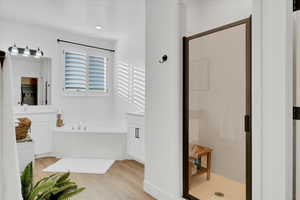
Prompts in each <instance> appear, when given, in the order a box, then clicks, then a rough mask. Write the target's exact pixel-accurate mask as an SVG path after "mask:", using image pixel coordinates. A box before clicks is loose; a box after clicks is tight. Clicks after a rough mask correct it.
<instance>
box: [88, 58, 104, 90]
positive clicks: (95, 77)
mask: <svg viewBox="0 0 300 200" xmlns="http://www.w3.org/2000/svg"><path fill="white" fill-rule="evenodd" d="M88 58H89V89H90V90H101V91H106V90H107V87H106V78H107V77H106V74H107V73H106V72H107V69H106V68H107V62H106V61H107V58H105V57H100V56H89V57H88Z"/></svg>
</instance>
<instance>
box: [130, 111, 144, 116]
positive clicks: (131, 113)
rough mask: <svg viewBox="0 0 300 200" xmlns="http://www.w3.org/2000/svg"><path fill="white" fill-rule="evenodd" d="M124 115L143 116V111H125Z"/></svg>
mask: <svg viewBox="0 0 300 200" xmlns="http://www.w3.org/2000/svg"><path fill="white" fill-rule="evenodd" d="M126 115H133V116H138V117H144V116H145V113H141V112H127V113H126Z"/></svg>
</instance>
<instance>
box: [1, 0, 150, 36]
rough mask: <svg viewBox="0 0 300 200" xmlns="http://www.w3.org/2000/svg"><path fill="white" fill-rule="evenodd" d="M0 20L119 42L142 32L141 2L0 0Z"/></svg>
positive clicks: (109, 0) (142, 13)
mask: <svg viewBox="0 0 300 200" xmlns="http://www.w3.org/2000/svg"><path fill="white" fill-rule="evenodd" d="M0 18H4V19H9V20H16V21H21V22H24V23H30V24H37V25H44V26H50V27H54V28H58V29H64V30H68V31H72V32H78V33H81V34H85V35H88V36H92V37H101V38H103V37H105V38H112V39H119V38H121V37H127V36H128V35H129V34H131V33H132V32H136V31H137V30H138V29H144V28H145V0H26V1H24V0H0ZM96 25H100V26H102V27H103V29H102V30H100V31H99V30H96V28H95V26H96Z"/></svg>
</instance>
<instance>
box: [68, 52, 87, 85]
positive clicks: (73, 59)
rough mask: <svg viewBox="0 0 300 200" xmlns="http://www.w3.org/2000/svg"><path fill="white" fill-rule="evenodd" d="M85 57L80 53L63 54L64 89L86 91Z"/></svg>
mask: <svg viewBox="0 0 300 200" xmlns="http://www.w3.org/2000/svg"><path fill="white" fill-rule="evenodd" d="M87 70H88V68H87V57H86V55H84V54H81V53H73V52H65V89H67V90H86V89H87Z"/></svg>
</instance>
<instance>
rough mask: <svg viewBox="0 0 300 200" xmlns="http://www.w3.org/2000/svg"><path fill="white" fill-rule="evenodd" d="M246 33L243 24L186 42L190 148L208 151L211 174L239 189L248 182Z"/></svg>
mask: <svg viewBox="0 0 300 200" xmlns="http://www.w3.org/2000/svg"><path fill="white" fill-rule="evenodd" d="M245 32H246V25H245V24H243V25H239V26H236V27H233V28H231V29H227V30H223V31H219V32H217V33H214V34H209V35H206V36H203V37H200V38H196V39H193V40H191V41H190V42H189V54H190V56H189V63H190V66H189V69H190V85H189V98H190V99H189V100H190V102H189V106H190V110H189V115H190V125H189V126H190V136H189V140H190V144H191V145H190V146H192V145H193V144H198V145H202V146H206V147H210V148H212V149H213V153H212V172H213V173H215V174H218V175H221V176H224V177H226V178H229V179H233V180H235V181H238V182H240V183H245V179H246V172H245V171H246V167H245V161H246V159H245V155H246V146H245V141H246V134H245V132H244V116H245V113H246V96H245V94H246V93H245V91H246V76H245V74H246V71H245V70H246V56H245V55H246V52H245V51H246V37H245V36H246V33H245ZM232 158H234V159H232Z"/></svg>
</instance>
